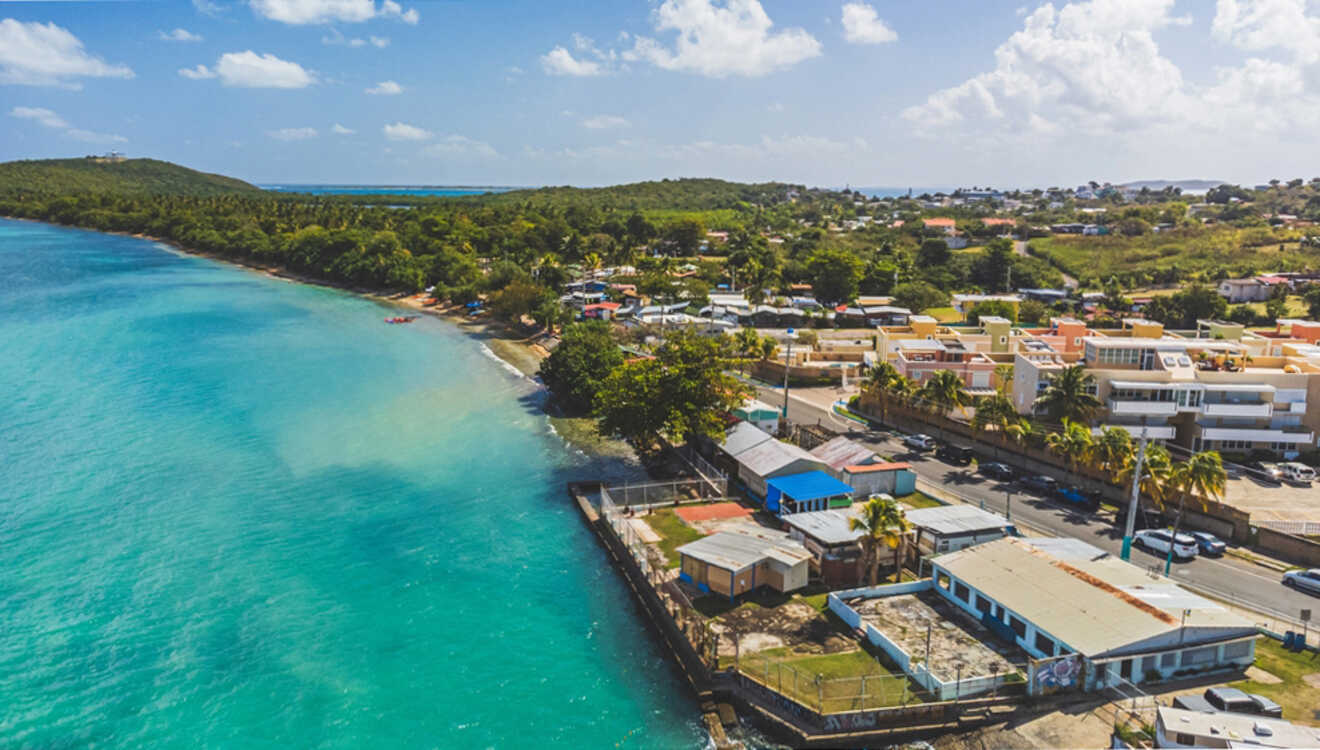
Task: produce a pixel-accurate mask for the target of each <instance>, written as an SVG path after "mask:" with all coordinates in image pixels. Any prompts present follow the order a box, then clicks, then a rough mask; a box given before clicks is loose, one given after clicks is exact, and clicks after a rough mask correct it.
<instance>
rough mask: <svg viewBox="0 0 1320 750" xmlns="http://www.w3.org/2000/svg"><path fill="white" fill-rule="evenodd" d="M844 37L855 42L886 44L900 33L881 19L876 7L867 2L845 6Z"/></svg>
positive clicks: (895, 38)
mask: <svg viewBox="0 0 1320 750" xmlns="http://www.w3.org/2000/svg"><path fill="white" fill-rule="evenodd" d="M843 38H844V39H847V40H848V41H850V42H852V43H854V44H884V43H885V42H892V41H895V40H897V39H898V33H897V32H895V31H894V30H893V29H891V28H889V25H888V24H886V23H885V22H884V21H882V20H881V19H880V16H879V14H877V13H876V12H875V7H874V6H871V5H867V4H866V3H846V4H845V5H844V6H843Z"/></svg>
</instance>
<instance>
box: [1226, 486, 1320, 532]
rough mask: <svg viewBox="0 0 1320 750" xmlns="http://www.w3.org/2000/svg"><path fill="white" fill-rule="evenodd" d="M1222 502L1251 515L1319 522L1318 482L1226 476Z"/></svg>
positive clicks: (1262, 518) (1276, 519)
mask: <svg viewBox="0 0 1320 750" xmlns="http://www.w3.org/2000/svg"><path fill="white" fill-rule="evenodd" d="M1224 502H1225V503H1226V504H1228V505H1232V506H1233V507H1235V508H1240V509H1242V510H1244V511H1246V512H1248V513H1250V514H1251V517H1252V518H1253V519H1261V520H1273V521H1316V522H1320V486H1311V487H1297V486H1293V485H1289V484H1267V483H1265V482H1263V481H1261V480H1258V479H1252V478H1247V477H1243V478H1240V479H1230V480H1228V488H1227V492H1225V494H1224Z"/></svg>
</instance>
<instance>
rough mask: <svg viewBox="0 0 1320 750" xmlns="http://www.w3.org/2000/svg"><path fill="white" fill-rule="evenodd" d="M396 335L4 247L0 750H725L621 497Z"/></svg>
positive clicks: (151, 271) (438, 339)
mask: <svg viewBox="0 0 1320 750" xmlns="http://www.w3.org/2000/svg"><path fill="white" fill-rule="evenodd" d="M392 312H393V310H391V309H390V308H387V307H384V306H382V305H379V304H377V303H374V302H372V301H370V300H367V299H364V298H361V297H357V296H354V295H351V294H347V293H344V292H340V291H336V290H331V289H325V288H318V287H311V286H303V285H298V284H293V283H287V282H283V281H279V280H274V279H270V278H267V277H265V276H262V275H259V274H256V273H254V272H250V271H247V270H244V269H240V268H237V267H233V266H229V265H226V264H222V263H219V262H215V261H211V260H207V259H202V258H197V257H191V256H185V255H181V254H179V253H176V252H173V251H170V250H169V249H168V248H165V247H163V246H161V245H158V244H156V243H152V242H150V241H145V240H139V239H133V238H129V237H122V236H112V235H104V234H96V233H92V232H84V231H78V230H72V229H64V228H57V227H52V226H46V225H42V224H35V223H28V222H16V221H0V352H2V353H3V356H0V393H3V394H4V398H3V399H0V457H3V461H2V462H0V611H2V612H3V613H4V626H3V627H0V705H2V706H3V709H0V747H32V748H72V747H125V748H138V747H151V748H192V747H234V748H251V747H280V748H301V747H318V748H321V747H324V748H339V747H343V748H363V747H370V748H485V747H543V748H597V747H625V748H693V747H701V746H703V745H704V744H705V742H706V738H705V735H704V733H703V732H702V731H701V730H700V728H699V726H698V722H697V715H696V706H695V705H694V700H693V698H692V697H691V696H690V695H689V693H688V692H686V688H685V687H684V686H683V685H682V684H681V683H680V682H679V681H678V679H677V677H676V674H675V672H674V670H673V668H672V667H671V665H670V664H669V662H668V661H666V659H665V658H664V657H663V655H662V653H661V651H660V649H659V647H658V645H657V644H656V642H655V639H654V638H653V636H652V635H651V633H650V632H649V631H648V630H647V629H646V627H645V626H644V625H643V623H642V621H641V620H640V619H639V617H638V615H637V613H636V610H635V608H634V606H633V603H632V601H631V600H630V599H629V598H628V594H627V591H626V589H625V587H624V585H623V583H622V582H621V580H620V577H619V576H618V574H617V573H616V572H615V571H614V570H613V569H612V568H611V567H610V566H609V564H608V563H607V560H606V557H605V555H604V553H603V552H602V551H601V550H600V549H599V547H598V545H597V544H596V542H595V541H594V539H593V537H592V536H591V535H590V533H589V532H588V531H587V529H586V528H585V526H584V525H583V523H582V521H581V520H580V518H579V517H578V514H577V511H576V510H575V509H574V508H573V507H571V506H570V504H569V501H568V499H567V497H566V496H565V492H564V483H565V481H566V480H568V479H570V478H577V477H583V476H590V475H592V474H593V473H596V472H597V471H598V469H599V467H597V466H594V465H592V463H591V461H590V460H589V459H587V458H585V457H583V456H581V455H580V454H577V453H575V452H573V451H571V450H569V449H567V448H566V447H565V445H564V444H563V443H562V442H561V441H560V440H559V439H558V438H557V437H556V436H554V435H553V434H552V432H551V430H550V427H549V424H548V422H547V419H546V417H545V416H544V415H543V413H542V412H541V411H540V409H539V399H540V398H541V394H540V391H539V389H538V388H537V386H536V385H535V384H534V383H533V382H531V381H529V380H528V379H526V378H523V377H519V376H516V375H514V374H512V373H510V372H508V371H507V369H506V368H505V367H502V366H501V364H500V363H498V362H496V361H492V359H491V358H490V357H489V356H487V353H486V352H484V351H483V349H482V347H481V344H480V343H479V342H478V341H476V340H474V339H472V338H469V337H467V336H465V335H464V334H462V333H460V332H459V331H458V330H456V329H455V328H453V327H451V326H450V325H449V324H447V323H445V322H443V321H440V320H438V319H432V318H429V317H424V318H422V319H421V320H418V321H417V322H416V323H413V324H412V325H408V326H395V325H386V324H385V323H384V322H383V320H382V319H383V318H384V317H385V316H387V315H390V314H392Z"/></svg>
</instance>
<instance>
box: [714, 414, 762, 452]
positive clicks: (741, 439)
mask: <svg viewBox="0 0 1320 750" xmlns="http://www.w3.org/2000/svg"><path fill="white" fill-rule="evenodd" d="M773 439H774V438H772V437H770V436H769V435H768V434H766V432H765V430H762V429H761V428H760V427H757V426H756V425H754V424H751V423H750V422H739V423H738V424H736V425H734V426H733V428H732V429H730V430H729V432H728V433H727V434H726V435H725V437H724V442H723V443H721V444H720V447H721V448H723V449H724V452H725V453H728V454H729V455H730V456H735V457H736V456H738V455H739V454H741V453H743V452H744V451H747V450H749V449H751V448H755V447H756V446H758V445H760V444H761V443H764V442H765V441H767V440H773Z"/></svg>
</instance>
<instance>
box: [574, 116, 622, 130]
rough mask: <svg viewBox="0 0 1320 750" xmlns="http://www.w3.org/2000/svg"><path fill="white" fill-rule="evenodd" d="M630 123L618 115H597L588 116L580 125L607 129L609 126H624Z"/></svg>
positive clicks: (593, 128) (595, 128) (590, 128)
mask: <svg viewBox="0 0 1320 750" xmlns="http://www.w3.org/2000/svg"><path fill="white" fill-rule="evenodd" d="M629 125H630V123H629V122H628V121H627V120H625V119H624V118H622V117H619V116H618V115H597V116H595V117H588V118H587V119H585V120H583V121H582V127H584V128H587V129H589V130H607V129H609V128H626V127H628V126H629Z"/></svg>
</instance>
